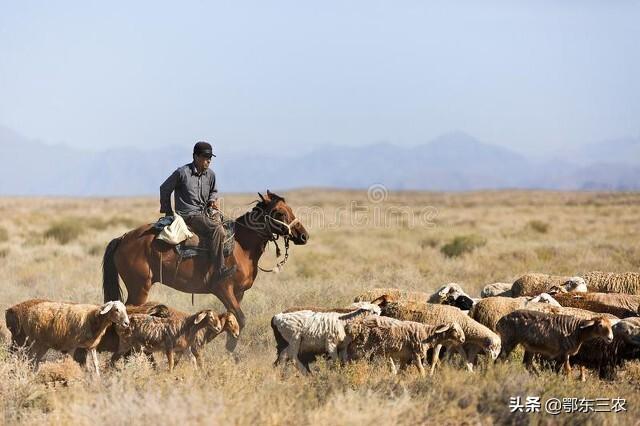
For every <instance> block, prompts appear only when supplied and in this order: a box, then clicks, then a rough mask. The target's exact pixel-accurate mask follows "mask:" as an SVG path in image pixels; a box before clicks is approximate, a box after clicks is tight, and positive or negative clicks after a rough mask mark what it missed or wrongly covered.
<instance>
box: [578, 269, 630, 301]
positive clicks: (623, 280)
mask: <svg viewBox="0 0 640 426" xmlns="http://www.w3.org/2000/svg"><path fill="white" fill-rule="evenodd" d="M584 280H585V281H586V283H587V286H588V287H589V291H593V292H600V293H625V294H638V295H640V272H621V273H615V272H600V271H593V272H587V273H586V274H584Z"/></svg>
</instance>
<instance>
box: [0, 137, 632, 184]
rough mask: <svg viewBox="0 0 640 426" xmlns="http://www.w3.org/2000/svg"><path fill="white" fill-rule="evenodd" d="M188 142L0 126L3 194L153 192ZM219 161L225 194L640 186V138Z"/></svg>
mask: <svg viewBox="0 0 640 426" xmlns="http://www.w3.org/2000/svg"><path fill="white" fill-rule="evenodd" d="M26 147H28V150H27V149H26ZM190 150H191V146H190V145H189V146H175V147H164V148H162V149H157V150H153V149H149V150H141V149H136V148H118V149H109V150H106V151H103V152H92V151H83V150H80V149H75V148H71V147H68V146H65V145H57V146H53V145H47V144H45V143H42V142H39V141H34V140H29V139H26V138H24V137H22V136H21V135H19V134H17V133H15V132H13V131H11V130H10V129H7V128H3V127H0V158H1V159H2V160H1V162H0V195H68V196H108V195H150V194H153V195H156V194H157V193H158V187H159V186H160V184H161V183H162V181H163V180H164V179H165V178H166V177H167V176H168V175H169V174H170V173H171V172H172V171H173V170H174V169H175V168H176V167H177V166H179V165H182V164H185V163H187V162H189V161H190V156H191V155H190ZM216 160H217V161H216V164H215V166H214V170H215V171H216V175H217V176H218V180H219V189H220V191H221V192H245V191H251V192H253V191H259V190H260V191H262V190H264V189H265V188H270V189H292V188H301V187H334V188H354V189H357V188H363V189H364V188H367V187H369V186H370V185H372V184H376V183H378V184H383V185H385V186H386V187H387V188H389V189H391V190H432V191H463V190H478V189H504V188H523V189H559V190H563V189H565V190H616V191H620V190H640V139H623V140H614V141H607V142H603V143H599V144H593V145H586V146H584V147H583V148H581V149H574V150H570V151H569V150H566V151H558V152H557V153H555V154H554V155H553V156H550V157H549V158H548V159H544V160H540V159H537V160H533V159H530V158H527V157H526V156H524V155H522V154H519V153H516V152H514V151H512V150H510V149H507V148H504V147H500V146H496V145H491V144H486V143H482V142H480V141H478V140H477V139H475V138H473V137H472V136H469V135H467V134H464V133H460V132H455V133H449V134H446V135H443V136H440V137H438V138H436V139H434V140H432V141H430V142H428V143H425V144H422V145H418V146H413V147H400V146H395V145H392V144H387V143H378V144H371V145H366V146H360V147H343V146H326V147H323V148H322V149H317V150H315V151H312V152H309V153H307V154H302V155H299V156H288V157H283V156H281V155H279V154H278V153H277V152H274V153H273V154H267V155H255V154H246V155H239V154H233V155H229V156H227V157H226V158H221V157H218V158H217V159H216Z"/></svg>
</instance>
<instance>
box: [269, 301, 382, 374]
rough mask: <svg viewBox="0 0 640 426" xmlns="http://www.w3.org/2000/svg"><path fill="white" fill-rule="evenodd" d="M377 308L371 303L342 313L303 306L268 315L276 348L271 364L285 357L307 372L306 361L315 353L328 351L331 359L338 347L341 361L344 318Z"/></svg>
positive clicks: (303, 371)
mask: <svg viewBox="0 0 640 426" xmlns="http://www.w3.org/2000/svg"><path fill="white" fill-rule="evenodd" d="M379 312H380V308H379V307H378V306H376V305H371V307H370V308H369V309H368V308H367V307H361V308H358V309H356V310H353V311H352V312H350V313H346V314H343V313H339V312H314V311H311V310H303V311H294V312H282V313H279V314H276V315H274V316H273V317H272V318H271V328H272V330H273V335H274V337H275V340H276V351H277V358H276V361H275V362H274V366H276V365H278V364H279V363H280V362H283V361H285V360H286V359H289V360H292V361H293V362H294V363H295V365H296V367H298V369H299V370H300V372H302V374H307V373H310V372H311V369H310V368H309V363H310V362H311V361H313V360H314V359H315V356H316V355H320V354H328V355H329V357H330V358H331V359H332V360H334V361H335V360H336V359H337V358H338V351H340V352H341V359H342V360H343V361H344V359H345V356H346V354H345V352H344V348H343V346H342V343H343V341H344V339H345V336H346V334H345V330H344V326H345V324H346V322H347V321H349V320H352V319H354V318H356V317H358V316H360V315H366V314H370V313H373V314H374V315H375V314H377V313H379ZM301 355H303V356H302V357H301ZM301 358H302V359H301ZM305 361H306V362H305Z"/></svg>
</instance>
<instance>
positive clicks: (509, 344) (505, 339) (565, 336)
mask: <svg viewBox="0 0 640 426" xmlns="http://www.w3.org/2000/svg"><path fill="white" fill-rule="evenodd" d="M611 327H612V323H611V321H610V320H608V319H606V318H595V319H591V320H583V319H579V318H576V317H574V316H570V315H556V314H548V313H545V312H536V311H529V310H517V311H515V312H512V313H510V314H508V315H506V316H504V317H502V318H501V319H500V321H498V324H497V325H496V329H497V330H498V334H500V339H501V340H502V352H501V357H502V358H506V357H507V356H509V354H510V353H511V351H513V349H515V347H516V346H517V345H518V344H522V345H523V346H524V348H525V351H526V352H525V359H524V361H525V364H526V365H527V367H531V366H532V362H533V355H534V354H541V355H542V356H543V357H545V358H549V359H553V358H560V359H561V360H562V361H563V362H564V370H565V373H566V374H567V376H568V375H570V374H571V365H570V363H569V357H570V356H572V355H575V354H576V353H578V351H579V350H580V347H581V346H582V344H583V343H584V342H585V341H589V340H592V339H597V338H602V339H603V340H604V341H605V342H606V343H611V342H612V341H613V330H612V328H611Z"/></svg>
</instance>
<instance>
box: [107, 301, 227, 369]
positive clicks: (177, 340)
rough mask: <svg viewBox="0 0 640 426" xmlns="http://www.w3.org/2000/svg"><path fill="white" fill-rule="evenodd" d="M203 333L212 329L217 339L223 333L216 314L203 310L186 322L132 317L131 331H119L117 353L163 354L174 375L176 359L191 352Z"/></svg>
mask: <svg viewBox="0 0 640 426" xmlns="http://www.w3.org/2000/svg"><path fill="white" fill-rule="evenodd" d="M202 329H209V330H211V331H212V332H213V333H215V334H216V335H217V334H218V333H220V331H222V325H221V322H220V320H219V318H218V316H217V315H216V314H215V313H214V312H213V311H211V310H204V311H200V312H197V313H195V314H193V315H189V316H187V317H184V318H178V317H176V316H171V317H169V318H159V317H154V316H152V315H148V314H132V315H131V317H130V326H129V328H128V329H126V330H123V329H119V328H116V331H117V332H118V335H119V336H120V346H119V348H118V353H120V354H122V353H126V352H128V351H130V350H131V349H134V350H141V351H144V352H145V353H152V352H160V351H162V352H164V353H165V354H166V356H167V362H168V365H169V371H172V370H173V367H174V361H175V359H174V355H175V354H176V353H185V352H187V351H189V352H190V351H191V347H192V345H193V344H194V343H195V341H196V335H197V333H198V332H199V331H200V330H202Z"/></svg>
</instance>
